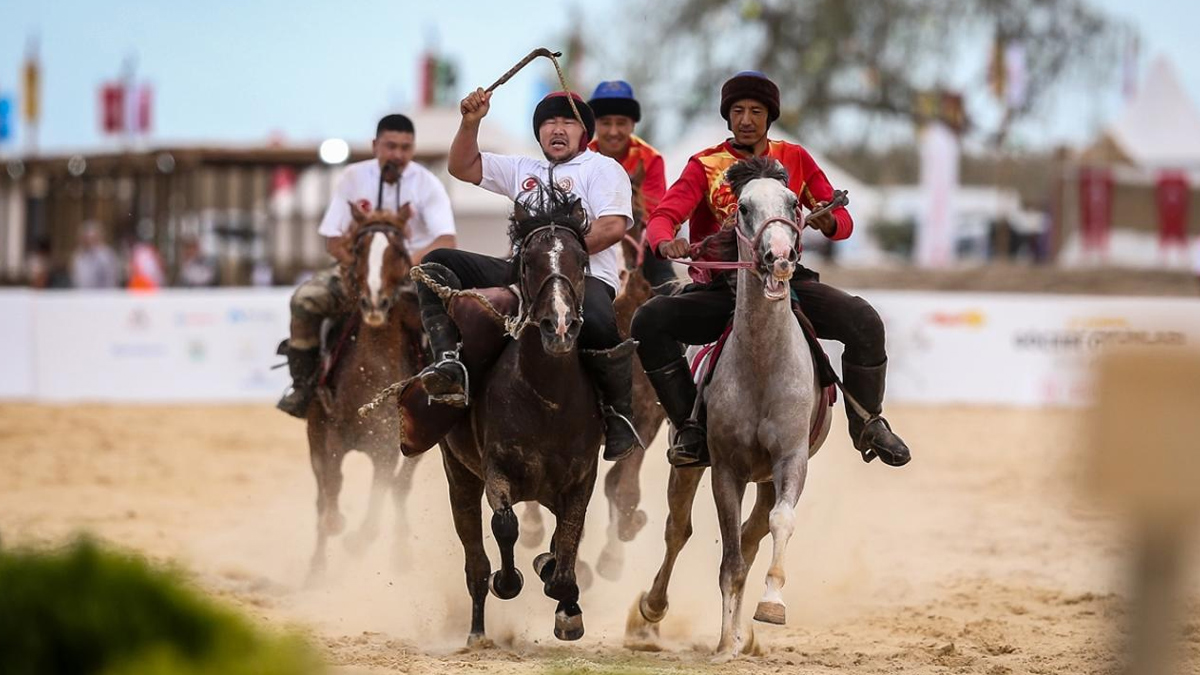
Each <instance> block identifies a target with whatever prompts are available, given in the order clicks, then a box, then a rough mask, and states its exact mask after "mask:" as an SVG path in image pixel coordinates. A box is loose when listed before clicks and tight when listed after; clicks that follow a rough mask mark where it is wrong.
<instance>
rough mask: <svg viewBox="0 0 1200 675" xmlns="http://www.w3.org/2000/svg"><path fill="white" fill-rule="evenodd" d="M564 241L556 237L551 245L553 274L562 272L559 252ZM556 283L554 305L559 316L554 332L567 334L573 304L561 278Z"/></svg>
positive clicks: (551, 269)
mask: <svg viewBox="0 0 1200 675" xmlns="http://www.w3.org/2000/svg"><path fill="white" fill-rule="evenodd" d="M562 250H563V243H562V240H561V239H555V240H554V245H553V246H551V247H550V254H549V255H550V272H551V273H552V274H561V270H562V266H561V264H560V263H559V259H558V257H559V254H561V253H562ZM552 283H553V284H554V296H553V307H554V314H555V316H557V317H558V322H557V324H556V325H555V328H554V332H555V334H557V335H559V336H563V335H566V334H567V314H568V313H569V312H570V311H571V306H570V305H568V304H567V301H566V299H565V298H563V292H562V284H561V282H560V281H559V280H557V279H556V280H555V281H554V282H552Z"/></svg>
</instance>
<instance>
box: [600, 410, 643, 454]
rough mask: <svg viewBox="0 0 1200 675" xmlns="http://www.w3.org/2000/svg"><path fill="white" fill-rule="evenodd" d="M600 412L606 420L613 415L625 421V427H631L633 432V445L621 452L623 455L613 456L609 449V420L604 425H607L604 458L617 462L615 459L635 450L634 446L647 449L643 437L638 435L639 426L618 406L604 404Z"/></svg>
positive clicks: (630, 429)
mask: <svg viewBox="0 0 1200 675" xmlns="http://www.w3.org/2000/svg"><path fill="white" fill-rule="evenodd" d="M600 414H601V415H603V417H604V419H605V420H607V419H609V418H610V417H611V418H616V419H617V420H619V421H621V422H623V423H624V424H625V427H626V428H627V429H629V432H630V433H631V434H633V445H631V446H629V449H628V450H626V451H625V452H623V453H621V455H620V456H619V457H613V456H611V455H610V454H609V449H608V423H607V422H605V425H604V426H605V430H604V459H607V460H609V461H610V462H615V461H617V460H618V459H621V458H623V457H625V456H626V455H628V454H629V453H631V452H633V450H634V448H641V449H643V450H645V449H646V444H645V443H644V442H642V437H641V436H639V435H638V432H637V427H636V426H634V424H633V420H631V419H629V418H628V417H626V416H625V415H622V414H621V413H619V412H617V409H616V408H614V407H612V406H611V405H604V406H600Z"/></svg>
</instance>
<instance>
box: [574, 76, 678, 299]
mask: <svg viewBox="0 0 1200 675" xmlns="http://www.w3.org/2000/svg"><path fill="white" fill-rule="evenodd" d="M588 107H589V108H591V109H592V112H593V113H595V115H596V137H595V138H594V139H592V142H591V143H589V144H588V149H589V150H591V151H593V152H598V153H600V154H602V155H604V156H606V157H612V158H613V159H615V160H617V162H619V163H620V164H621V166H622V167H624V168H625V171H626V172H627V173H628V174H629V176H630V178H633V177H634V176H636V175H637V173H638V171H639V170H641V172H642V176H643V177H642V181H641V185H640V186H634V189H635V190H640V191H641V196H642V211H643V212H642V217H645V216H647V215H649V214H651V213H653V212H654V209H655V208H656V207H658V203H659V202H660V201H662V198H663V194H665V193H666V191H667V176H666V168H665V166H666V165H665V164H664V162H663V158H662V155H661V154H659V152H658V150H656V149H655V148H654V146H652V145H650V144H649V143H647V142H646V141H644V140H642V139H641V138H639V137H638V136H637V135H636V134H634V133H633V131H634V128H635V127H636V125H637V123H638V122H639V121H641V119H642V106H641V105H640V104H639V103H638V101H637V99H636V98H634V97H633V87H631V86H629V83H628V82H626V81H624V80H610V81H607V82H601V83H600V84H598V85H596V91H595V92H593V93H592V99H591V100H590V101H588ZM645 248H646V251H645V255H644V256H643V258H644V261H643V263H642V270H643V272H644V273H645V275H646V280H647V281H649V282H650V285H651V286H652V287H655V288H657V287H659V286H660V285H662V284H665V283H668V282H672V281H675V278H676V277H675V271H674V270H673V269H672V268H671V263H670V262H668V261H666V260H662V259H660V258H658V257H657V256H655V255H653V252H652V251H650V247H649V245H646V246H645Z"/></svg>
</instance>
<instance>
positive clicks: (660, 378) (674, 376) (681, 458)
mask: <svg viewBox="0 0 1200 675" xmlns="http://www.w3.org/2000/svg"><path fill="white" fill-rule="evenodd" d="M646 375H647V376H648V377H649V378H650V384H652V385H654V391H655V392H657V393H658V401H659V403H661V404H662V407H663V410H664V411H665V412H666V413H667V418H668V419H670V420H671V424H672V425H674V427H675V434H674V436H673V437H672V438H671V446H670V448H669V449H668V450H667V461H668V462H670V463H671V465H672V466H676V467H700V466H708V463H709V459H708V442H707V439H706V438H705V432H704V425H703V423H702V422H700V421H698V420H696V419H695V418H694V417H693V416H692V409H693V408H694V407H695V405H696V383H695V382H693V381H692V372H691V370H690V369H689V368H688V364H687V360H686V359H684V358H683V357H682V356H680V357H678V358H677V359H675V360H674V361H672V362H671V363H668V364H667V365H665V366H663V367H662V368H657V369H655V370H648V371H646Z"/></svg>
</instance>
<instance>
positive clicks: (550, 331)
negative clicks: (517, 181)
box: [508, 183, 589, 356]
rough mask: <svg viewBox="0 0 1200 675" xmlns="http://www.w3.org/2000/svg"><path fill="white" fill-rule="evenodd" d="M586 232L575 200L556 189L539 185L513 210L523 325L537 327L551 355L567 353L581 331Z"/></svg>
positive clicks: (516, 276)
mask: <svg viewBox="0 0 1200 675" xmlns="http://www.w3.org/2000/svg"><path fill="white" fill-rule="evenodd" d="M588 228H589V223H588V218H587V213H586V212H585V211H584V209H583V205H582V203H581V202H580V201H579V199H578V198H576V197H574V196H573V195H571V194H570V193H568V192H566V191H564V190H562V189H561V188H559V187H558V186H555V185H549V184H540V183H539V184H538V185H537V186H536V187H534V189H533V190H531V191H529V192H528V193H526V194H525V195H523V196H522V197H521V198H520V199H518V200H517V202H516V205H515V207H514V209H513V215H512V219H511V220H510V224H509V232H508V234H509V239H510V240H511V242H512V245H513V247H514V250H515V255H514V256H513V276H514V279H513V281H514V283H516V285H517V288H518V292H519V293H520V296H521V311H522V315H523V320H524V323H525V324H532V325H536V326H537V327H538V330H539V332H540V333H541V338H542V347H543V348H544V349H545V350H546V352H547V353H549V354H553V355H557V356H561V355H564V354H568V353H570V352H571V350H573V349H574V348H575V340H576V338H578V337H579V331H580V329H581V328H582V327H583V293H584V274H585V273H586V272H587V268H588V252H587V245H586V244H585V243H584V237H585V236H586V235H587V233H588Z"/></svg>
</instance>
